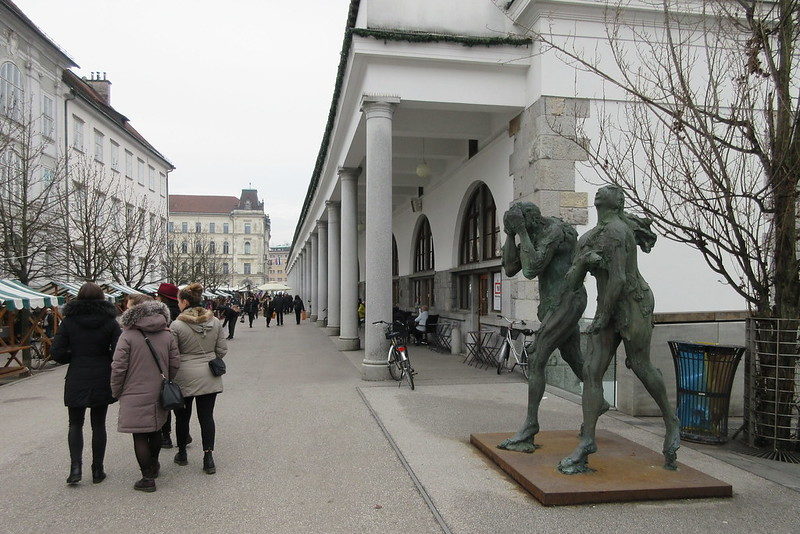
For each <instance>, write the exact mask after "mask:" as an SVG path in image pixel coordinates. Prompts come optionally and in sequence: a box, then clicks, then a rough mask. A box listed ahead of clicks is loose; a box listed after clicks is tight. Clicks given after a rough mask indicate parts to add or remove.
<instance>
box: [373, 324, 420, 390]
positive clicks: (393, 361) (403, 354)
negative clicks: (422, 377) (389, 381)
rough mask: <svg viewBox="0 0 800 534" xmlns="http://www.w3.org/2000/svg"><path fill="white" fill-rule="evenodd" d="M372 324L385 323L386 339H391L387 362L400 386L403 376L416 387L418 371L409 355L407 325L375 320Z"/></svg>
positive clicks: (412, 387)
mask: <svg viewBox="0 0 800 534" xmlns="http://www.w3.org/2000/svg"><path fill="white" fill-rule="evenodd" d="M372 324H385V325H387V326H386V339H388V340H389V341H391V346H390V347H389V353H388V355H387V357H386V363H387V364H388V365H389V374H390V375H392V378H393V379H395V380H397V382H398V384H397V386H398V387H399V386H400V385H401V384H402V383H403V378H405V379H406V380H407V381H408V386H409V387H410V388H411V389H412V390H413V389H414V375H415V374H416V371H414V368H413V367H411V358H410V357H409V355H408V332H404V331H403V330H404V329H405V330H407V327H406V326H405V325H403V324H402V323H400V322H396V323H387V322H386V321H375V322H374V323H372Z"/></svg>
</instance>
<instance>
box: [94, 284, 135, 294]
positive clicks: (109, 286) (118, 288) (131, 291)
mask: <svg viewBox="0 0 800 534" xmlns="http://www.w3.org/2000/svg"><path fill="white" fill-rule="evenodd" d="M101 285H102V286H103V287H104V288H105V289H106V290H111V291H119V292H120V293H122V294H123V295H140V294H141V293H142V292H141V291H138V290H136V289H133V288H132V287H128V286H126V285H125V284H118V283H116V282H108V283H106V284H101Z"/></svg>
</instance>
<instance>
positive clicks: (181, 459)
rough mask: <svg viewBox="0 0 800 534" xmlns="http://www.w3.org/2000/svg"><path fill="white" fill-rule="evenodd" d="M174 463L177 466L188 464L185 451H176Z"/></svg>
mask: <svg viewBox="0 0 800 534" xmlns="http://www.w3.org/2000/svg"><path fill="white" fill-rule="evenodd" d="M175 463H176V464H178V465H187V464H188V463H189V460H188V459H187V458H186V449H178V453H177V454H176V455H175Z"/></svg>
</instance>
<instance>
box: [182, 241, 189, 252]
mask: <svg viewBox="0 0 800 534" xmlns="http://www.w3.org/2000/svg"><path fill="white" fill-rule="evenodd" d="M187 252H189V246H188V245H187V244H186V241H183V242H182V243H181V254H186V253H187Z"/></svg>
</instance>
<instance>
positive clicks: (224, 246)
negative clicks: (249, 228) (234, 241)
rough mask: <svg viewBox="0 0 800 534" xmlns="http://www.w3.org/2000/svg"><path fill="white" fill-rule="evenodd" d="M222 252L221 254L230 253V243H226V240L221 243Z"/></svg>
mask: <svg viewBox="0 0 800 534" xmlns="http://www.w3.org/2000/svg"><path fill="white" fill-rule="evenodd" d="M222 253H223V254H230V253H231V247H230V245H228V242H227V241H225V242H224V243H222Z"/></svg>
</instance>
